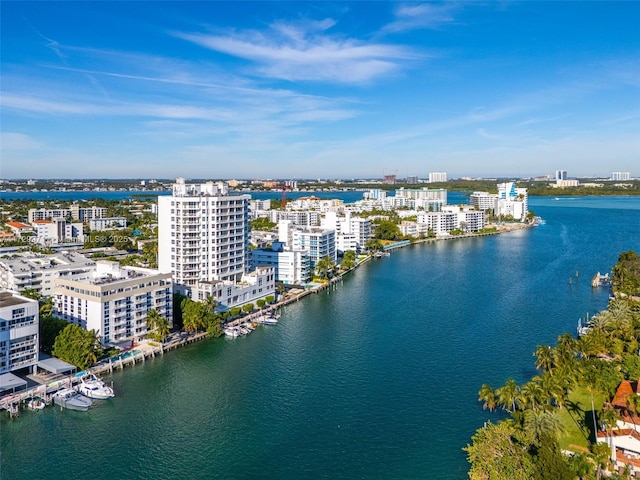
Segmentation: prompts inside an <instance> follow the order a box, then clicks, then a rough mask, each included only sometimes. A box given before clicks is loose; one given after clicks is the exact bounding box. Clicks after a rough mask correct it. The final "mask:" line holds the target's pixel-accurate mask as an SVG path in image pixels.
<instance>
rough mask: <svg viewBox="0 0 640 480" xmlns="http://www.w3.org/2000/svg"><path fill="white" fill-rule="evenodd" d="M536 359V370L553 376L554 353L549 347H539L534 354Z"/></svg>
mask: <svg viewBox="0 0 640 480" xmlns="http://www.w3.org/2000/svg"><path fill="white" fill-rule="evenodd" d="M533 356H534V357H537V359H536V368H539V369H541V370H543V371H547V372H549V373H550V374H551V375H553V367H554V366H555V358H554V351H553V348H551V347H550V346H548V345H538V348H536V351H535V352H534V353H533Z"/></svg>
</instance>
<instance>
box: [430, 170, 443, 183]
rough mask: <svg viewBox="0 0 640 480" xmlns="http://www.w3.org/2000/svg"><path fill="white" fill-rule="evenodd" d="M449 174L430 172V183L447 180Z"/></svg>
mask: <svg viewBox="0 0 640 480" xmlns="http://www.w3.org/2000/svg"><path fill="white" fill-rule="evenodd" d="M446 181H447V174H446V172H430V173H429V183H438V182H446Z"/></svg>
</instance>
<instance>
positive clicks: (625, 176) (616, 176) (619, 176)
mask: <svg viewBox="0 0 640 480" xmlns="http://www.w3.org/2000/svg"><path fill="white" fill-rule="evenodd" d="M611 180H631V173H629V172H613V173H612V174H611Z"/></svg>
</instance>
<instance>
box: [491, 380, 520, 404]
mask: <svg viewBox="0 0 640 480" xmlns="http://www.w3.org/2000/svg"><path fill="white" fill-rule="evenodd" d="M519 393H520V387H518V385H517V384H516V381H515V380H514V379H513V378H510V379H509V380H507V383H505V384H504V386H502V387H500V388H498V389H497V390H496V394H497V395H498V404H499V405H500V407H501V408H502V409H503V410H506V411H507V412H515V411H516V400H517V399H518V395H519Z"/></svg>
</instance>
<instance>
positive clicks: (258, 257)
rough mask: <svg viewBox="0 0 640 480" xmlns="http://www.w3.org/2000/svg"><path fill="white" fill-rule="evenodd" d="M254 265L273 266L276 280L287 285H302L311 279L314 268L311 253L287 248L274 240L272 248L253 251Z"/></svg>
mask: <svg viewBox="0 0 640 480" xmlns="http://www.w3.org/2000/svg"><path fill="white" fill-rule="evenodd" d="M251 262H252V265H253V266H254V267H261V266H267V267H273V268H274V271H275V275H276V280H277V281H279V282H282V283H284V284H285V285H300V284H304V283H307V282H308V281H309V280H311V277H312V273H313V272H312V269H311V260H310V259H309V254H308V253H307V252H304V251H293V250H285V249H284V245H283V243H282V242H274V243H273V244H272V246H271V248H256V249H255V250H252V251H251Z"/></svg>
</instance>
